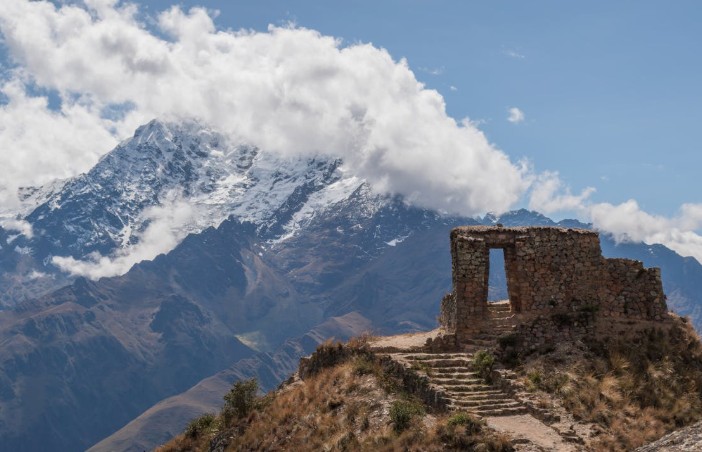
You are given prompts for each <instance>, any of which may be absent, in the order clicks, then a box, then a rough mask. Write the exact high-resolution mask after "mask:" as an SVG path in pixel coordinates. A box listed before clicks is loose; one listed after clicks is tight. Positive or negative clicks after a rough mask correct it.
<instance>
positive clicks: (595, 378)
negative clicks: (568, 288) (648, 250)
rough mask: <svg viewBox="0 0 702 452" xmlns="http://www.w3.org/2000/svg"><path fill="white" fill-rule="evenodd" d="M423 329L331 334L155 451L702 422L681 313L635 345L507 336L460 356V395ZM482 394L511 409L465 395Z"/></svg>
mask: <svg viewBox="0 0 702 452" xmlns="http://www.w3.org/2000/svg"><path fill="white" fill-rule="evenodd" d="M440 333H441V331H440V330H436V331H434V332H432V333H431V335H433V336H437V335H438V334H440ZM426 336H427V335H426V334H422V335H416V336H415V335H403V336H396V337H383V338H377V337H376V338H373V337H369V338H361V339H355V340H351V341H350V342H349V343H348V344H345V345H342V344H340V343H336V344H334V343H331V342H327V343H325V344H323V345H322V346H320V347H319V348H318V349H317V351H316V352H315V353H313V354H312V355H311V356H310V357H308V358H303V359H302V361H301V365H300V368H299V370H298V371H297V372H296V373H295V374H294V375H293V376H292V377H291V378H289V379H288V380H287V381H286V382H285V383H283V384H282V385H281V386H280V387H279V388H278V389H276V390H274V391H271V392H270V393H268V394H266V395H265V396H260V395H259V396H256V397H248V398H247V397H246V396H244V397H242V395H243V394H246V392H247V385H249V386H248V391H249V393H250V394H251V392H250V391H251V386H250V383H241V382H239V383H236V384H235V385H234V386H233V388H232V390H231V391H230V392H229V393H228V394H227V396H226V397H225V399H226V402H225V403H224V408H223V409H222V411H221V412H220V413H218V414H217V413H213V414H210V415H204V416H202V417H200V418H197V419H194V420H193V421H192V422H190V424H189V425H188V427H187V428H186V429H185V431H184V432H183V433H182V434H181V435H179V436H177V437H176V438H174V439H173V440H171V441H170V442H169V443H167V444H166V445H164V446H162V447H161V448H159V449H157V450H158V451H159V452H174V451H186V450H188V451H189V450H198V451H225V450H271V449H277V450H321V449H324V450H447V449H448V450H452V449H464V450H465V449H468V450H486V451H511V450H519V451H539V450H559V451H560V450H572V451H579V450H595V451H605V450H607V451H610V450H620V451H624V450H633V449H634V448H636V447H639V446H642V445H644V444H646V443H648V442H650V441H653V440H656V439H658V438H660V437H661V436H662V435H664V434H666V433H668V432H671V431H674V430H677V429H679V428H681V427H683V426H686V425H690V424H692V423H694V422H695V421H698V420H700V419H702V406H700V388H702V344H700V341H699V338H698V337H697V335H696V333H695V332H694V330H693V329H692V328H691V327H690V325H689V322H687V321H686V320H685V319H683V318H680V317H677V316H674V315H671V316H670V317H669V318H668V319H666V321H665V322H663V324H662V325H661V326H660V328H654V329H651V330H647V331H645V334H643V335H641V336H640V337H639V342H638V343H637V344H636V346H635V347H632V346H631V342H629V338H622V337H619V338H617V337H614V336H612V337H608V338H603V341H602V342H598V343H591V344H582V343H580V344H560V345H558V346H555V347H553V348H542V349H539V350H536V351H534V352H532V353H530V354H527V355H523V356H519V357H518V358H515V357H514V356H513V355H510V354H509V353H505V348H509V346H507V347H505V344H498V345H497V347H496V348H491V349H485V350H484V351H478V352H476V353H472V354H464V356H465V357H466V359H468V360H469V361H470V362H466V363H463V364H462V367H463V369H462V370H463V372H465V374H466V376H465V378H464V381H463V384H464V385H473V386H474V389H473V390H468V389H467V390H466V391H465V394H467V395H468V397H467V398H465V399H463V400H462V401H457V400H455V398H454V399H452V397H451V395H450V394H447V393H446V392H445V391H442V389H441V387H440V386H438V385H437V381H438V380H441V378H442V377H443V376H444V375H445V373H446V372H447V371H449V370H450V368H451V360H453V362H454V364H456V358H455V356H454V357H452V356H451V354H450V353H428V352H427V351H426V347H424V346H420V345H418V344H420V343H423V342H424V340H425V339H426ZM413 338H414V340H413ZM393 345H399V346H400V347H405V348H398V347H395V346H393ZM485 356H491V357H494V358H495V362H494V363H492V364H488V365H487V367H489V371H488V372H487V374H486V373H485V369H486V364H485V359H484V358H485ZM480 357H482V358H480ZM459 364H460V363H459ZM488 382H489V383H488ZM456 387H457V386H456ZM485 388H489V389H485ZM481 393H486V394H492V397H493V398H500V399H502V402H501V403H502V405H506V404H505V403H504V402H505V400H506V399H508V400H509V401H510V402H509V404H508V405H509V406H511V407H512V408H510V409H508V410H507V412H502V413H498V412H494V411H493V412H491V411H489V409H481V406H480V405H476V404H471V403H470V402H469V400H470V396H472V397H473V399H474V400H479V399H480V397H479V395H480V394H481ZM497 394H501V395H500V396H497ZM242 400H244V401H247V402H246V403H244V405H246V408H241V401H242ZM493 402H494V400H493ZM461 404H463V405H464V406H460V405H461ZM237 406H238V407H239V408H236V407H237ZM485 406H487V405H485V404H484V405H483V408H484V407H485ZM503 409H504V408H503ZM232 410H234V411H232ZM237 410H239V411H237ZM510 410H511V411H510ZM233 413H235V414H233ZM646 450H656V449H646Z"/></svg>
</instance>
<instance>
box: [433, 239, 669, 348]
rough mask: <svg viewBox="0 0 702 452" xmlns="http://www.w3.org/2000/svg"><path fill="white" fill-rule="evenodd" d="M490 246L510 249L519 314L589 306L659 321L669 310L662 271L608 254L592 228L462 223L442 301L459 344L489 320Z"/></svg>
mask: <svg viewBox="0 0 702 452" xmlns="http://www.w3.org/2000/svg"><path fill="white" fill-rule="evenodd" d="M492 248H501V249H503V250H504V256H505V273H506V276H507V290H508V294H509V299H510V306H511V310H512V312H514V313H515V314H517V315H519V316H521V317H530V318H534V317H535V316H539V315H544V314H549V313H553V312H558V311H563V312H575V311H579V310H586V311H590V312H595V311H596V312H599V313H601V315H603V316H611V317H626V318H637V319H646V320H656V319H661V318H662V317H663V316H664V315H665V313H666V311H667V307H666V304H665V295H664V294H663V287H662V284H661V279H660V271H659V270H658V269H645V268H644V267H643V265H642V264H641V262H638V261H633V260H629V259H605V258H604V257H602V252H601V249H600V241H599V235H598V234H597V233H596V232H594V231H589V230H584V229H566V228H557V227H518V228H504V227H501V226H494V227H486V226H474V227H468V226H466V227H459V228H455V229H454V230H453V231H451V257H452V267H453V292H452V294H450V296H451V297H453V299H446V300H444V302H442V313H441V316H440V318H441V322H442V327H443V328H444V329H445V330H446V331H447V332H449V333H455V334H456V336H457V337H458V340H459V342H460V341H461V339H462V338H466V337H470V336H472V335H475V334H476V333H477V332H479V331H480V330H481V329H484V328H485V326H486V322H487V320H488V317H489V316H488V302H487V291H488V276H489V267H490V249H492Z"/></svg>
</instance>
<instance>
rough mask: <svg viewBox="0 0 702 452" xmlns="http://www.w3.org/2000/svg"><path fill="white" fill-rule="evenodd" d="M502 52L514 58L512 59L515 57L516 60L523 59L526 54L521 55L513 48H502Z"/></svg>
mask: <svg viewBox="0 0 702 452" xmlns="http://www.w3.org/2000/svg"><path fill="white" fill-rule="evenodd" d="M502 53H504V54H505V55H507V56H508V57H510V58H514V59H517V60H523V59H525V58H526V55H523V54H521V53H519V52H517V51H516V50H514V49H504V50H503V51H502Z"/></svg>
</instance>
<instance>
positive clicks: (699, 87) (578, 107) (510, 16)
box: [144, 0, 702, 215]
mask: <svg viewBox="0 0 702 452" xmlns="http://www.w3.org/2000/svg"><path fill="white" fill-rule="evenodd" d="M171 4H172V2H169V1H163V0H158V1H149V2H144V5H146V6H147V7H148V8H149V9H150V10H152V11H159V10H162V9H165V8H167V7H169V6H170V5H171ZM179 4H180V5H182V6H183V7H184V8H186V9H187V8H189V7H191V6H195V5H199V6H205V7H207V8H210V9H216V10H219V11H220V15H219V16H218V17H217V18H216V23H217V24H218V25H219V26H221V27H230V28H233V29H239V28H253V29H256V30H265V29H266V28H267V26H268V24H282V23H285V22H288V21H293V22H295V23H296V24H297V25H299V26H303V27H307V28H313V29H315V30H318V31H320V32H322V33H323V34H327V35H331V36H336V37H340V38H343V40H344V42H345V43H354V42H359V41H360V42H371V43H373V44H374V45H375V46H378V47H383V48H386V49H387V50H388V51H389V52H390V54H391V55H392V56H393V57H394V58H395V59H399V58H403V57H404V58H407V60H408V62H409V65H410V68H411V69H412V70H413V71H414V72H415V74H416V76H417V78H418V79H420V80H421V81H422V82H424V83H426V85H427V86H428V87H430V88H433V89H436V90H438V91H439V92H440V93H441V94H442V95H443V96H444V98H445V99H446V108H447V111H448V113H449V114H450V115H451V116H453V117H454V118H463V117H466V116H467V117H469V118H471V119H472V120H474V121H479V122H480V128H481V129H482V130H484V131H485V132H486V134H487V136H488V138H489V139H490V141H492V142H493V143H495V144H496V145H497V147H499V148H500V149H502V150H504V151H505V152H506V153H508V154H509V155H510V156H511V157H512V158H513V159H519V158H520V157H527V158H529V159H530V160H531V161H532V162H533V164H534V165H535V166H536V167H537V168H538V169H540V170H552V171H558V172H559V173H560V174H561V177H562V179H564V180H565V182H567V183H568V184H569V185H571V186H572V188H573V190H574V191H579V190H580V189H583V188H585V187H587V186H594V187H595V188H596V189H597V192H596V193H595V194H594V195H593V199H594V200H599V201H608V202H612V203H620V202H623V201H626V200H627V199H630V198H635V199H637V200H638V201H639V204H640V205H641V207H642V208H644V209H646V210H648V211H650V212H653V213H658V214H662V215H672V214H673V213H674V212H675V211H676V210H677V209H678V208H679V206H680V204H682V203H685V202H701V201H702V190H701V189H702V182H701V181H700V178H699V173H700V168H702V145H701V144H700V142H699V140H698V138H697V137H698V133H697V132H698V130H699V128H700V123H702V113H701V108H702V105H701V104H702V83H701V82H700V75H701V74H702V27H700V25H699V24H700V23H701V22H700V21H701V20H702V4H700V3H699V2H694V1H676V2H665V1H617V2H611V1H598V2H563V1H530V2H522V1H510V2H507V1H505V2H488V1H481V2H478V1H417V0H402V1H393V0H391V1H388V0H385V1H380V2H379V1H353V2H336V1H335V2H319V1H289V0H287V1H255V2H253V1H250V2H241V1H232V2H222V1H212V0H209V1H206V0H197V1H181V2H179ZM452 86H453V87H455V88H456V90H455V91H454V90H452V89H451V87H452ZM511 107H517V108H519V109H520V110H521V111H523V112H524V115H525V120H524V122H522V123H519V124H513V123H510V122H508V121H506V118H507V116H508V112H507V111H508V109H509V108H511Z"/></svg>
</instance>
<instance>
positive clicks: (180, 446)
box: [158, 346, 512, 452]
mask: <svg viewBox="0 0 702 452" xmlns="http://www.w3.org/2000/svg"><path fill="white" fill-rule="evenodd" d="M323 347H325V346H322V347H321V348H323ZM230 417H231V418H230V419H226V418H227V416H226V415H223V413H220V414H218V415H217V416H214V417H211V418H207V419H204V422H203V420H202V419H201V420H200V421H198V420H195V421H193V423H191V425H190V426H189V428H187V429H186V431H185V432H184V433H183V434H181V435H180V436H178V437H176V438H174V439H173V440H172V441H171V442H169V443H168V444H166V445H165V446H163V447H161V448H160V449H158V450H159V452H176V451H186V450H187V451H191V450H197V451H206V450H213V449H215V450H369V451H370V450H372V451H393V450H416V451H420V450H421V451H432V450H436V451H438V450H446V448H449V449H469V450H472V449H473V448H475V447H477V448H478V449H477V450H485V451H509V450H512V446H511V445H510V443H509V441H508V439H507V438H506V437H504V436H501V435H498V434H496V433H494V432H492V431H490V430H488V429H487V428H486V427H485V426H484V425H483V424H482V423H481V422H479V421H477V420H475V419H474V418H472V417H470V416H469V415H467V414H465V413H457V414H453V415H452V416H448V415H440V414H436V413H431V412H430V409H429V408H428V407H425V406H423V405H422V404H421V403H420V402H418V401H417V400H415V399H413V398H411V397H410V396H409V395H407V394H406V393H404V392H403V391H402V389H401V387H400V386H399V382H398V381H396V380H394V379H393V377H391V376H389V375H386V374H385V373H384V372H383V370H382V369H381V368H380V366H379V365H378V364H377V363H376V362H375V361H373V359H372V357H371V358H369V357H368V356H360V357H359V356H356V357H351V358H348V359H345V360H343V361H342V362H341V363H340V364H335V365H331V366H330V367H322V368H320V370H319V372H318V373H316V375H313V376H311V377H309V378H306V379H305V380H299V379H298V380H296V381H294V382H292V383H289V384H287V385H285V386H284V387H282V388H281V389H279V390H278V391H276V392H273V393H271V394H269V395H267V396H265V397H264V398H261V399H257V400H256V401H254V403H253V409H252V410H251V411H250V412H249V413H248V414H246V415H243V416H233V417H232V416H230ZM198 422H200V423H201V424H202V425H198Z"/></svg>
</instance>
